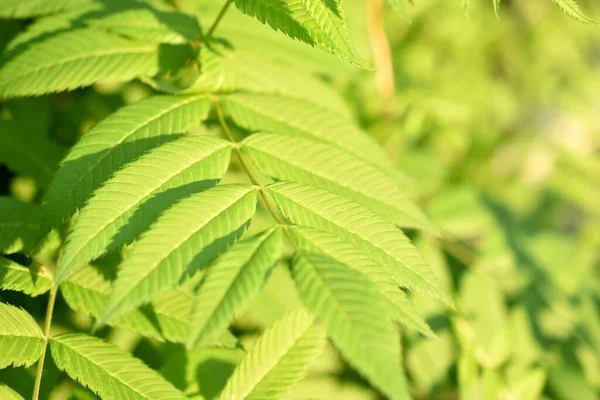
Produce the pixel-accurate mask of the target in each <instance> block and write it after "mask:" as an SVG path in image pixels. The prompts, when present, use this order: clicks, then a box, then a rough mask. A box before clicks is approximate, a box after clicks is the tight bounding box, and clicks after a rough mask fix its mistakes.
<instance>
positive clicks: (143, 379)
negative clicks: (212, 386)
mask: <svg viewBox="0 0 600 400" xmlns="http://www.w3.org/2000/svg"><path fill="white" fill-rule="evenodd" d="M50 349H51V351H52V359H53V360H54V362H55V363H56V366H57V367H58V368H59V369H61V370H63V371H65V372H66V373H67V374H68V375H69V376H70V377H71V378H73V379H74V380H76V381H78V382H80V383H81V384H82V385H84V386H86V387H88V388H90V389H91V390H92V391H94V393H96V394H98V395H99V396H101V397H102V398H104V399H131V400H134V399H147V400H154V399H155V400H166V399H169V400H179V399H181V400H183V399H186V396H185V395H184V394H183V393H181V392H180V391H178V390H177V389H175V388H174V387H173V386H172V385H171V384H170V383H169V382H167V381H166V380H165V379H164V378H163V377H162V376H161V375H160V374H159V373H157V372H156V371H154V370H152V369H151V368H149V367H147V366H146V365H144V363H142V362H141V361H140V360H138V359H137V358H134V357H132V356H130V355H129V353H127V352H125V351H123V350H121V349H119V348H118V347H115V346H113V345H111V344H108V343H106V342H104V341H102V340H101V339H98V338H95V337H91V336H87V335H84V334H80V333H71V334H66V335H60V336H56V337H54V338H52V339H51V340H50Z"/></svg>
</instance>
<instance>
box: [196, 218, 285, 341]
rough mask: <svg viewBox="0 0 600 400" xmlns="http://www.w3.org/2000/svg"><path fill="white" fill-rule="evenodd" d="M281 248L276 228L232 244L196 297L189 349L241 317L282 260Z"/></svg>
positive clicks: (210, 268)
mask: <svg viewBox="0 0 600 400" xmlns="http://www.w3.org/2000/svg"><path fill="white" fill-rule="evenodd" d="M281 246H282V242H281V229H280V228H278V227H276V228H273V229H270V230H269V231H267V232H264V233H262V234H261V235H258V236H252V237H250V238H248V239H245V240H243V241H241V242H239V243H237V244H235V245H233V246H232V247H231V249H229V251H228V252H227V253H225V254H224V255H222V256H221V257H220V258H219V259H218V260H217V262H216V263H215V264H214V265H212V266H210V267H209V268H208V271H207V273H206V277H205V278H204V279H203V280H202V283H201V284H200V287H199V288H198V294H197V295H196V299H195V304H194V312H193V314H192V316H191V321H192V324H191V329H190V337H189V340H188V347H196V346H198V345H202V343H205V342H210V341H211V340H212V339H214V338H215V337H216V336H217V335H219V334H221V333H222V332H223V331H224V330H226V328H227V326H229V324H231V322H232V321H233V320H234V319H235V318H236V317H237V316H239V314H240V312H241V311H243V310H244V307H246V306H247V305H248V303H249V302H250V301H251V300H252V298H254V296H255V295H256V294H257V293H258V292H259V291H260V289H261V288H262V285H263V283H264V281H265V279H266V276H267V274H268V272H269V271H270V270H271V268H272V267H273V265H275V263H276V262H277V261H278V260H279V256H280V255H281Z"/></svg>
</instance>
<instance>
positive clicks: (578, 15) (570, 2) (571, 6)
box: [552, 0, 594, 24]
mask: <svg viewBox="0 0 600 400" xmlns="http://www.w3.org/2000/svg"><path fill="white" fill-rule="evenodd" d="M552 1H553V2H554V3H555V4H556V5H558V6H559V7H560V9H561V10H563V12H564V13H565V14H567V15H568V16H569V17H571V18H573V19H575V20H577V21H579V22H582V23H584V24H593V23H594V21H593V20H592V19H590V18H589V17H588V16H587V15H585V14H584V13H583V11H581V9H580V8H579V6H578V5H577V3H576V2H575V0H552Z"/></svg>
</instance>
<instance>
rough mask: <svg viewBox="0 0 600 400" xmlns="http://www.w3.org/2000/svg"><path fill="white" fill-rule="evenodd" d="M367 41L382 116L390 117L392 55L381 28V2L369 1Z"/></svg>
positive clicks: (383, 30) (393, 98)
mask: <svg viewBox="0 0 600 400" xmlns="http://www.w3.org/2000/svg"><path fill="white" fill-rule="evenodd" d="M368 7H369V39H370V41H371V48H372V49H373V58H374V61H375V69H376V70H377V72H376V73H375V82H376V84H377V90H378V91H379V98H380V101H381V111H382V114H385V115H388V116H392V115H393V113H394V104H395V95H394V91H395V83H394V69H393V67H392V53H391V50H390V44H389V42H388V40H387V37H386V35H385V29H384V26H383V0H369V2H368Z"/></svg>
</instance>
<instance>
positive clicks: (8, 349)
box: [0, 303, 45, 369]
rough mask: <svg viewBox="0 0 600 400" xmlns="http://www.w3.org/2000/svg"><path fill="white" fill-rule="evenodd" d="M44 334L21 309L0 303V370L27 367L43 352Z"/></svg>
mask: <svg viewBox="0 0 600 400" xmlns="http://www.w3.org/2000/svg"><path fill="white" fill-rule="evenodd" d="M44 343H45V341H44V334H43V333H42V330H41V329H40V327H39V326H38V324H37V323H36V322H35V320H34V319H33V318H32V317H31V315H29V313H28V312H27V311H25V310H23V309H22V308H18V307H15V306H11V305H10V304H5V303H0V369H2V368H6V367H8V366H9V365H12V366H14V367H19V366H25V367H28V366H30V365H31V364H33V363H34V362H36V361H37V360H38V358H40V356H41V355H42V351H43V350H44Z"/></svg>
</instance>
